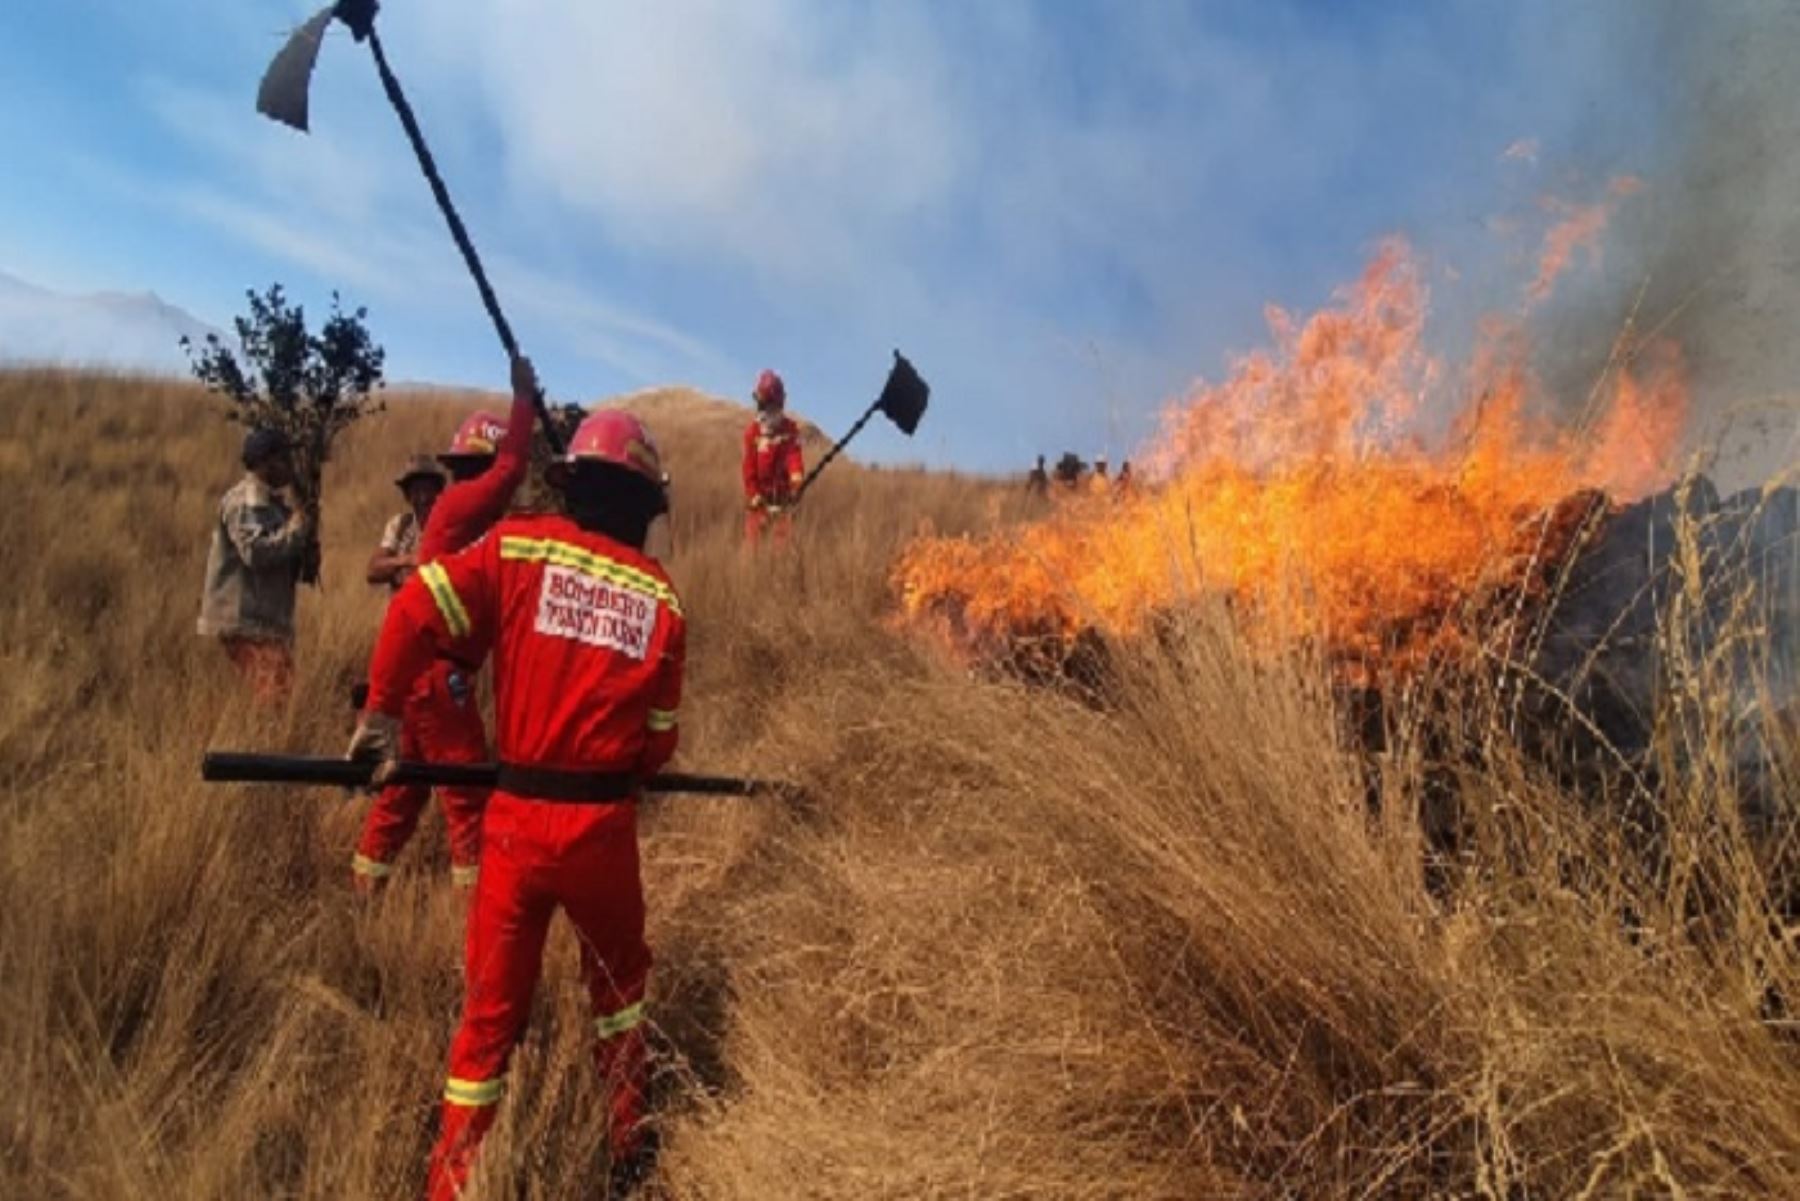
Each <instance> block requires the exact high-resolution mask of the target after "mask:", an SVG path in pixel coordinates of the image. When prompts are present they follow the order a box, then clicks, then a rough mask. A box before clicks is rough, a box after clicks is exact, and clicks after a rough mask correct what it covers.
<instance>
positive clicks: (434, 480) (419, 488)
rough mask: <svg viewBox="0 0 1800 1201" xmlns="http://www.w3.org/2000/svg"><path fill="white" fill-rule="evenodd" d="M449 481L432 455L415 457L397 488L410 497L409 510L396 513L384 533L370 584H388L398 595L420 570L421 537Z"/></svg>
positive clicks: (371, 568) (371, 559) (371, 562)
mask: <svg viewBox="0 0 1800 1201" xmlns="http://www.w3.org/2000/svg"><path fill="white" fill-rule="evenodd" d="M446 478H447V477H446V476H445V474H444V469H443V468H442V467H439V466H438V465H437V463H436V462H435V461H434V460H433V459H432V458H431V456H429V455H414V456H413V457H412V458H410V459H408V460H407V461H406V466H405V467H404V468H402V469H401V472H400V474H399V476H398V477H396V478H395V480H394V486H395V487H396V488H398V489H400V494H401V495H402V496H404V497H406V511H405V512H403V513H396V514H395V515H394V517H393V519H392V520H390V521H389V522H388V523H387V528H386V529H384V530H382V531H381V541H380V542H379V543H377V544H376V547H375V553H374V554H372V555H370V556H369V571H368V579H369V583H371V584H375V585H382V584H385V585H387V587H388V590H389V591H391V592H398V591H400V585H402V584H404V583H406V578H407V577H408V576H410V575H411V574H412V573H413V572H414V571H416V570H418V567H419V536H420V535H421V534H423V533H424V532H425V522H426V521H427V519H429V518H430V516H431V509H432V506H433V505H435V504H437V498H438V496H439V494H440V493H442V492H443V490H444V483H445V480H446Z"/></svg>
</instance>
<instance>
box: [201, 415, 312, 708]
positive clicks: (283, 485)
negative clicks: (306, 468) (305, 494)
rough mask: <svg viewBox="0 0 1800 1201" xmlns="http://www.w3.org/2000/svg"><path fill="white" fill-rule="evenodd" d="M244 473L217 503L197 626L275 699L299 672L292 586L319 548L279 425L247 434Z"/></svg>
mask: <svg viewBox="0 0 1800 1201" xmlns="http://www.w3.org/2000/svg"><path fill="white" fill-rule="evenodd" d="M242 458H243V463H244V472H245V474H244V478H243V479H241V480H239V481H238V482H237V483H236V484H234V485H232V487H231V490H230V491H228V492H226V493H225V495H224V497H223V498H222V499H221V500H220V501H219V517H218V520H217V521H216V522H214V523H213V531H212V547H211V549H210V550H209V551H208V552H207V556H206V586H205V591H204V592H203V594H202V595H201V599H200V621H199V631H200V633H201V635H202V636H205V637H209V638H217V639H218V640H219V643H220V645H221V646H223V647H224V648H225V653H226V654H227V655H229V656H230V657H231V661H232V663H234V664H236V666H237V668H238V670H239V671H240V672H241V673H242V674H243V676H244V678H245V679H247V680H248V681H249V682H250V686H251V689H252V690H253V692H254V694H255V696H256V699H257V700H258V701H259V702H261V703H263V704H276V703H279V702H280V701H282V700H284V699H285V698H286V697H287V694H288V690H289V688H290V687H291V686H292V684H293V678H294V592H295V588H296V586H297V585H298V583H299V580H300V573H301V570H302V569H303V567H304V566H305V564H306V560H307V557H308V556H309V555H312V554H316V553H317V551H316V548H315V545H314V543H313V540H312V523H311V522H310V521H309V520H308V518H307V516H306V511H305V509H304V508H303V507H302V506H301V505H300V503H299V499H298V497H297V496H296V495H295V493H294V460H293V457H292V454H291V453H290V448H289V446H288V441H287V438H286V437H285V436H283V435H282V433H281V432H280V431H279V430H274V429H267V428H259V429H253V430H251V431H250V432H249V433H248V434H246V435H245V436H244V448H243V455H242Z"/></svg>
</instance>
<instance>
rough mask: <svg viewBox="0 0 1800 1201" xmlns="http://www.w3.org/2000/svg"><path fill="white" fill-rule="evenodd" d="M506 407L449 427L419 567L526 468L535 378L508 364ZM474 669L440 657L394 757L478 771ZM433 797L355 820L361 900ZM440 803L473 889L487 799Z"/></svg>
mask: <svg viewBox="0 0 1800 1201" xmlns="http://www.w3.org/2000/svg"><path fill="white" fill-rule="evenodd" d="M512 387H513V403H512V411H511V412H510V413H508V414H507V417H506V420H505V421H504V422H502V421H501V419H500V418H498V417H496V416H494V414H492V413H488V412H477V413H472V414H470V415H469V417H468V418H467V419H465V420H464V421H463V423H462V424H461V425H460V426H458V427H457V430H456V433H455V435H454V436H453V437H452V438H451V440H450V449H449V450H447V451H446V452H444V453H443V454H441V455H439V456H438V461H439V462H440V463H441V464H443V466H444V468H445V469H446V470H447V471H448V472H449V474H450V477H451V480H452V481H453V482H452V483H451V484H450V486H449V487H447V488H445V489H444V491H443V494H442V495H440V496H439V497H438V498H437V500H436V502H434V503H433V504H432V506H431V515H430V517H429V518H428V519H427V520H426V522H425V525H424V528H423V529H422V530H421V531H420V534H419V546H418V551H417V555H416V557H417V560H418V562H419V563H420V564H426V563H430V562H431V561H432V560H434V559H437V558H440V557H442V556H444V555H447V554H450V553H451V552H453V551H458V550H461V549H462V548H463V547H465V546H468V545H469V544H470V543H471V542H474V541H475V540H476V539H478V538H480V537H481V536H482V535H483V534H485V533H486V532H487V531H488V529H489V527H491V526H492V525H493V524H494V522H496V521H498V520H499V519H500V517H501V515H502V514H504V513H505V512H506V507H507V505H508V504H510V503H511V501H512V497H513V493H514V492H516V491H517V490H518V487H519V485H520V484H521V483H522V482H524V479H525V476H526V473H527V471H528V469H529V467H530V462H531V426H532V418H533V416H534V414H535V412H536V410H535V408H534V400H535V397H536V395H537V387H538V384H537V374H536V372H534V371H533V370H532V366H531V361H530V360H529V359H525V358H518V359H514V360H513V365H512ZM476 674H477V672H476V664H475V660H474V659H471V658H469V657H468V656H466V655H463V654H460V653H458V652H457V651H456V650H454V649H448V648H447V649H445V650H444V651H443V653H441V654H439V655H438V656H437V658H436V659H435V660H433V662H432V663H431V665H430V670H429V671H427V672H424V673H422V674H421V675H420V676H419V678H418V680H417V681H416V682H415V685H414V688H413V695H412V697H411V702H410V704H409V706H408V708H407V711H406V728H405V734H404V737H403V739H402V741H403V744H404V745H403V747H402V754H404V755H405V756H406V757H407V758H420V759H429V760H432V761H433V762H437V763H483V762H486V760H487V757H488V753H487V730H486V728H485V727H483V725H482V722H481V710H480V708H479V706H478V705H477V704H476V697H475V677H476ZM430 796H431V790H430V789H429V788H426V787H424V786H421V785H413V784H405V785H394V786H392V787H389V788H385V789H383V790H382V792H381V794H380V795H379V796H377V797H376V798H375V803H374V804H373V805H371V806H370V807H369V814H368V816H367V817H366V818H364V819H363V828H362V835H361V837H360V838H359V839H358V840H357V844H356V852H355V854H354V855H352V856H351V860H350V869H351V879H352V882H353V883H354V884H355V885H356V888H357V891H358V892H360V893H363V894H364V895H373V894H375V893H378V892H380V891H381V890H382V888H384V887H385V886H386V884H387V881H388V880H389V879H390V878H391V877H392V876H393V874H394V861H395V860H396V859H398V858H399V857H400V852H401V851H402V850H403V849H405V847H406V844H407V842H408V841H409V840H410V839H411V838H412V836H413V831H414V830H416V829H418V825H419V817H420V815H421V814H422V813H423V812H424V810H425V803H426V801H427V800H429V799H430ZM438 802H439V804H441V805H442V806H443V809H444V824H445V826H446V827H448V829H449V833H450V878H451V880H452V882H454V883H455V884H457V885H458V886H460V887H464V888H467V887H470V886H472V885H473V884H474V883H475V874H476V867H477V865H478V864H479V863H480V860H481V811H482V807H483V806H484V805H485V804H486V803H487V791H486V790H485V789H480V788H440V789H438Z"/></svg>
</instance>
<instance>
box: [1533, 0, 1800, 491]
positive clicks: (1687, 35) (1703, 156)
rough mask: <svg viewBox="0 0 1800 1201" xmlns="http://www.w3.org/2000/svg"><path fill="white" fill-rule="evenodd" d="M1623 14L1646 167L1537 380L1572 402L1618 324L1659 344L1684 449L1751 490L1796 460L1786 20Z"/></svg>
mask: <svg viewBox="0 0 1800 1201" xmlns="http://www.w3.org/2000/svg"><path fill="white" fill-rule="evenodd" d="M1629 13H1630V16H1629V17H1628V18H1627V19H1628V20H1630V21H1631V22H1634V23H1638V28H1637V29H1635V30H1632V31H1629V32H1630V33H1632V34H1634V35H1636V36H1629V37H1622V38H1621V39H1620V42H1619V45H1620V47H1621V48H1622V53H1623V54H1625V55H1628V56H1630V59H1631V60H1632V61H1626V62H1623V63H1621V64H1620V69H1621V71H1622V73H1623V74H1624V76H1625V77H1626V78H1629V79H1632V80H1634V81H1638V88H1637V90H1638V92H1639V94H1640V95H1641V96H1642V97H1643V103H1644V104H1646V105H1653V106H1655V108H1656V110H1657V112H1656V118H1657V121H1656V124H1657V129H1658V138H1659V145H1658V146H1657V147H1656V148H1655V152H1656V154H1657V156H1658V158H1659V159H1660V161H1659V162H1658V163H1657V164H1656V168H1655V170H1654V171H1653V173H1652V175H1651V178H1650V186H1649V188H1648V189H1647V190H1646V191H1645V193H1644V194H1643V195H1641V196H1637V197H1635V198H1634V199H1633V201H1632V203H1631V204H1629V205H1627V206H1625V207H1624V208H1623V210H1622V212H1621V215H1620V219H1619V221H1618V223H1617V226H1616V228H1615V230H1614V231H1613V233H1612V235H1611V238H1610V243H1611V244H1610V245H1609V246H1608V249H1607V256H1608V259H1609V260H1610V261H1612V262H1614V263H1616V264H1617V269H1616V270H1610V271H1609V272H1608V273H1607V275H1608V285H1609V291H1608V292H1607V293H1605V294H1603V295H1602V296H1600V297H1598V298H1591V297H1590V298H1584V302H1583V303H1581V304H1580V305H1579V306H1578V311H1576V312H1574V313H1571V314H1568V315H1566V316H1565V315H1562V314H1559V316H1558V319H1557V324H1556V330H1555V332H1554V334H1553V335H1552V337H1551V339H1550V343H1549V351H1550V353H1549V354H1548V355H1546V357H1545V363H1544V368H1545V372H1546V376H1547V377H1548V379H1549V381H1550V383H1551V384H1552V386H1553V388H1554V389H1555V391H1556V394H1557V395H1560V396H1564V397H1570V398H1578V397H1581V396H1583V395H1585V391H1586V388H1587V387H1588V386H1590V385H1591V384H1592V382H1593V380H1594V378H1595V375H1596V373H1597V372H1598V370H1599V368H1600V367H1601V365H1602V364H1603V362H1604V356H1605V354H1606V352H1607V350H1608V349H1609V348H1610V347H1611V345H1612V343H1613V340H1614V337H1615V336H1616V335H1617V333H1618V332H1619V331H1620V330H1621V329H1623V328H1625V323H1626V322H1627V321H1628V320H1629V321H1630V322H1631V328H1632V329H1633V330H1634V331H1635V332H1637V333H1639V334H1649V333H1652V332H1661V333H1665V334H1668V335H1671V336H1673V337H1674V338H1676V339H1677V340H1678V341H1679V342H1680V343H1681V345H1682V347H1683V349H1684V351H1685V353H1686V357H1687V362H1688V366H1689V368H1690V373H1691V378H1692V384H1693V389H1694V400H1695V429H1694V430H1693V434H1692V438H1691V441H1690V447H1693V448H1699V447H1702V446H1712V445H1715V444H1716V448H1717V450H1718V453H1719V458H1718V460H1717V461H1716V462H1715V463H1712V464H1711V465H1710V470H1712V471H1713V472H1714V473H1715V474H1716V475H1717V476H1718V477H1719V478H1720V480H1721V482H1722V483H1725V484H1726V485H1727V486H1735V485H1739V484H1744V483H1749V482H1753V481H1760V480H1762V479H1764V478H1766V477H1768V476H1769V475H1770V474H1772V473H1774V472H1777V471H1781V470H1784V469H1788V468H1791V467H1792V466H1793V465H1794V461H1795V458H1796V456H1797V455H1800V440H1797V431H1800V401H1797V399H1796V398H1800V204H1797V203H1796V201H1797V200H1800V88H1797V87H1795V86H1794V82H1793V64H1794V63H1796V62H1800V8H1797V7H1796V6H1794V5H1792V4H1791V3H1788V2H1787V0H1729V2H1726V3H1715V4H1694V3H1689V2H1688V0H1650V2H1646V3H1643V4H1639V5H1635V6H1633V7H1632V8H1631V9H1630V10H1629ZM1594 120H1596V121H1600V120H1604V117H1602V116H1598V115H1597V116H1596V117H1595V118H1594ZM1596 300H1597V302H1596ZM1771 402H1773V403H1771Z"/></svg>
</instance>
